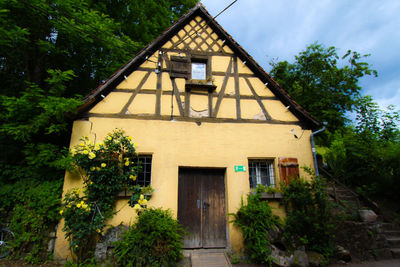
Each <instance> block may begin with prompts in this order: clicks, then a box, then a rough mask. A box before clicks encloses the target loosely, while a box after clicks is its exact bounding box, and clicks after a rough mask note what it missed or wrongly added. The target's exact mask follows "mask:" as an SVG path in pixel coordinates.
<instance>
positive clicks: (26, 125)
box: [0, 0, 196, 178]
mask: <svg viewBox="0 0 400 267" xmlns="http://www.w3.org/2000/svg"><path fill="white" fill-rule="evenodd" d="M195 2H196V1H195V0H183V1H133V0H102V1H94V0H93V1H92V0H83V1H82V0H0V21H1V23H0V123H1V124H0V148H1V151H2V154H1V156H0V167H2V169H3V172H1V173H2V175H3V177H6V176H8V177H10V176H12V177H16V178H19V177H24V176H25V177H26V176H35V175H36V176H38V177H43V175H47V176H48V174H49V173H50V170H51V169H54V168H53V167H55V166H57V164H58V161H59V159H60V153H59V151H60V148H61V147H62V146H65V145H66V144H67V142H68V141H69V137H68V136H69V134H68V129H69V127H68V119H67V118H66V115H67V114H69V113H72V112H74V111H75V110H76V107H77V106H78V105H79V104H80V102H79V99H80V98H81V97H79V95H86V94H88V93H89V92H90V91H91V90H92V89H94V88H96V87H97V86H98V84H99V83H101V81H102V80H104V79H106V78H107V77H109V76H110V75H111V74H112V73H114V72H115V71H116V70H117V69H118V68H119V67H121V65H123V64H124V63H126V62H127V61H128V60H129V59H130V58H132V57H134V56H135V54H136V53H137V52H138V51H139V50H140V49H141V48H142V47H143V45H144V44H146V43H147V42H148V41H149V40H152V39H153V38H155V37H156V36H157V35H158V34H159V33H160V32H161V31H163V30H164V29H166V28H167V27H168V26H169V25H170V24H171V22H172V21H173V20H174V19H175V18H176V17H177V16H179V15H180V14H182V12H186V11H187V9H188V8H190V7H192V6H193V5H194V4H195ZM7 170H9V171H7ZM28 172H29V173H28ZM17 176H18V177H17ZM0 177H1V175H0Z"/></svg>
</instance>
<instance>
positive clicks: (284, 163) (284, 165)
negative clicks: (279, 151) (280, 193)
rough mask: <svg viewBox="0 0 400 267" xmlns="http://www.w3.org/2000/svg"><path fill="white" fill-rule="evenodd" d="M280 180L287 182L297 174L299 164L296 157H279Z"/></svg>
mask: <svg viewBox="0 0 400 267" xmlns="http://www.w3.org/2000/svg"><path fill="white" fill-rule="evenodd" d="M278 165H279V170H280V173H281V181H282V182H283V183H285V184H288V183H289V182H290V180H291V179H293V178H295V177H297V176H299V164H298V162H297V159H296V158H279V163H278Z"/></svg>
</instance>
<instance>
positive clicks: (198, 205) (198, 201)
mask: <svg viewBox="0 0 400 267" xmlns="http://www.w3.org/2000/svg"><path fill="white" fill-rule="evenodd" d="M197 209H200V199H198V200H197Z"/></svg>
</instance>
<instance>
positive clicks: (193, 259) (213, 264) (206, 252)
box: [189, 249, 232, 267]
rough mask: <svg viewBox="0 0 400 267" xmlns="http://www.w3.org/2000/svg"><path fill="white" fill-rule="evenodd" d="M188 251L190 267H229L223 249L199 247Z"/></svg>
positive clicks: (229, 264)
mask: <svg viewBox="0 0 400 267" xmlns="http://www.w3.org/2000/svg"><path fill="white" fill-rule="evenodd" d="M189 253H190V263H191V266H192V267H203V266H204V267H231V266H232V265H231V263H230V261H229V259H228V256H227V254H226V250H225V249H199V250H197V249H196V250H192V251H190V252H189Z"/></svg>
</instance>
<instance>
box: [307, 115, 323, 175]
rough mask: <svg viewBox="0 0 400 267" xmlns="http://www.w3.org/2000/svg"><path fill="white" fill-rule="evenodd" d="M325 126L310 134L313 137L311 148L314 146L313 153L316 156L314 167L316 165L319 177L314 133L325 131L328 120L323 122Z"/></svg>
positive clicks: (316, 172)
mask: <svg viewBox="0 0 400 267" xmlns="http://www.w3.org/2000/svg"><path fill="white" fill-rule="evenodd" d="M323 124H324V126H323V127H322V128H321V129H319V130H318V131H316V132H313V133H311V135H310V139H311V148H312V153H313V158H314V167H315V174H316V175H317V177H319V171H318V163H317V155H316V153H315V146H314V135H316V134H318V133H321V132H323V131H325V129H326V127H325V125H326V124H327V123H326V122H323Z"/></svg>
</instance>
